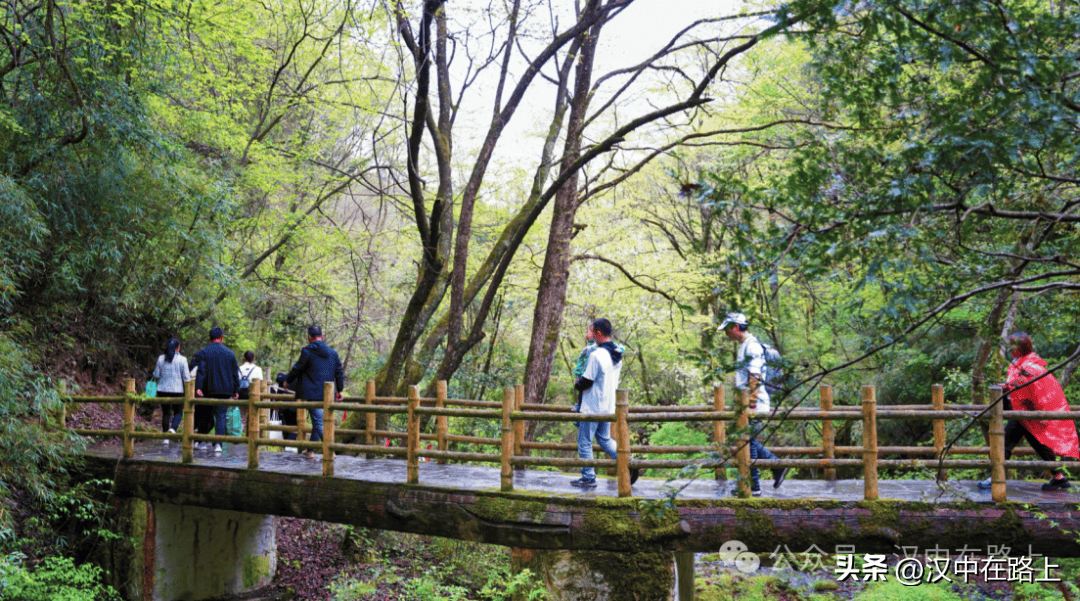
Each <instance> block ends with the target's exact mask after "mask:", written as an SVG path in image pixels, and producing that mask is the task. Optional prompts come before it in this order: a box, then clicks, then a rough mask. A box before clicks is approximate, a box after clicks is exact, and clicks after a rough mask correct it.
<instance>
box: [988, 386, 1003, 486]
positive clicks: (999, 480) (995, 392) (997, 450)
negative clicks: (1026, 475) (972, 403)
mask: <svg viewBox="0 0 1080 601" xmlns="http://www.w3.org/2000/svg"><path fill="white" fill-rule="evenodd" d="M1001 396H1002V391H1001V386H991V387H990V402H991V403H993V404H992V405H991V407H990V498H991V499H993V500H994V502H995V503H1003V502H1005V500H1006V496H1007V495H1006V489H1005V417H1004V415H1002V412H1003V411H1005V407H1004V403H1005V401H1004V399H1002V398H1001Z"/></svg>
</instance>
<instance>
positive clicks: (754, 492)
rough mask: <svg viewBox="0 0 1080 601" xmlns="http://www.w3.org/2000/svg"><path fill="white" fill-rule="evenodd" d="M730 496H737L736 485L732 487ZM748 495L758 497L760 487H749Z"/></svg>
mask: <svg viewBox="0 0 1080 601" xmlns="http://www.w3.org/2000/svg"><path fill="white" fill-rule="evenodd" d="M731 496H733V497H737V496H739V487H738V486H736V487H735V488H734V489H732V491H731ZM750 496H751V497H760V496H761V489H760V488H751V489H750Z"/></svg>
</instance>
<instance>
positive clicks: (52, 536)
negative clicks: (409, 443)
mask: <svg viewBox="0 0 1080 601" xmlns="http://www.w3.org/2000/svg"><path fill="white" fill-rule="evenodd" d="M2 6H3V8H2V13H3V14H2V16H0V38H2V40H3V44H2V45H0V152H2V154H3V160H2V161H0V228H2V230H0V349H2V350H0V390H2V391H3V395H0V417H2V418H3V419H0V457H3V462H2V463H0V599H3V598H7V597H5V593H4V586H5V584H4V583H6V582H8V581H9V580H10V579H12V578H16V577H17V576H18V575H20V574H21V575H24V576H25V575H26V574H32V573H33V571H34V569H35V568H37V569H44V568H43V567H41V566H54V565H61V564H62V565H64V566H67V567H66V568H65V569H64V570H61V571H60V573H61V574H63V575H64V578H66V579H68V580H70V581H71V582H72V583H75V584H74V585H73V586H74V587H75V588H79V587H81V589H80V590H81V591H82V593H84V594H85V596H73V597H72V598H78V599H83V598H85V599H95V598H103V599H104V598H108V597H107V593H106V592H105V591H104V589H102V588H101V587H102V586H103V585H101V584H100V583H97V581H96V580H95V578H94V576H93V573H94V568H93V567H92V564H89V563H84V562H86V560H87V558H89V557H91V556H92V555H93V548H94V547H95V545H99V544H101V543H102V540H103V539H106V538H108V536H109V528H108V527H107V517H105V514H106V513H107V512H106V511H105V509H106V507H105V506H104V505H103V504H101V501H100V498H99V497H97V496H95V491H94V490H92V489H93V488H94V485H93V484H88V483H85V482H78V481H76V479H75V478H73V477H72V474H73V473H74V469H75V467H76V465H77V462H78V452H79V450H80V449H81V448H82V447H83V445H85V444H87V441H85V440H83V439H81V438H79V437H74V436H72V435H69V434H67V433H66V432H64V430H63V429H62V428H57V427H56V423H55V419H54V417H55V415H56V414H57V412H58V411H59V410H60V408H61V407H62V405H63V403H62V402H61V400H60V396H59V393H58V385H57V381H58V380H60V379H65V380H67V381H68V382H70V386H71V387H72V389H73V390H80V391H88V392H91V393H97V392H102V391H111V392H115V391H116V390H119V389H120V388H122V386H123V380H124V379H125V378H135V379H136V380H138V382H139V387H140V389H141V388H142V386H143V383H144V382H145V381H146V379H147V377H148V375H149V368H150V367H151V366H152V364H153V362H154V361H155V359H156V358H157V356H158V354H160V353H161V352H162V348H163V346H164V344H165V342H166V341H167V340H168V339H169V338H172V337H175V338H178V339H180V340H181V341H182V346H183V348H184V352H185V353H186V354H189V355H190V353H193V352H194V351H195V350H197V349H198V348H200V347H201V346H203V344H205V342H206V333H207V332H208V330H209V329H210V328H211V327H214V326H220V327H222V328H223V329H224V331H225V333H226V338H225V343H226V345H227V346H229V347H230V348H232V349H233V350H234V351H236V353H237V355H240V354H241V353H243V352H244V351H246V350H253V351H254V352H255V353H256V357H257V359H256V363H257V364H259V365H260V366H262V368H263V370H264V372H266V373H267V374H273V373H275V372H277V371H287V370H288V368H289V367H290V366H291V365H292V362H293V361H295V360H296V357H297V354H298V352H299V349H300V347H302V346H303V345H304V344H305V343H306V337H305V332H306V328H307V326H308V325H310V324H318V325H321V326H322V328H323V330H324V332H325V333H326V341H327V343H328V344H330V345H331V346H332V347H334V348H335V349H337V351H338V353H339V354H340V356H341V360H342V362H343V364H344V369H345V374H346V391H347V392H350V393H360V394H362V391H363V389H364V383H365V382H366V381H369V380H373V381H374V382H375V383H376V386H377V389H378V391H379V394H380V395H395V394H396V395H403V394H405V391H407V389H408V387H409V386H414V385H415V386H419V387H420V388H421V390H423V391H431V390H432V389H433V388H434V386H435V382H436V381H438V380H446V381H448V383H449V390H450V395H451V396H452V397H455V398H468V399H489V400H498V399H499V398H500V396H499V395H500V394H501V390H502V389H503V388H504V387H506V386H510V385H514V384H524V386H525V397H526V401H527V402H530V403H550V404H571V395H572V387H571V376H570V373H571V370H572V369H573V364H574V361H575V360H576V357H577V354H578V352H579V351H580V349H581V348H582V346H583V345H584V343H585V341H584V329H585V326H586V324H588V323H589V322H590V321H592V320H593V319H596V318H599V317H606V318H608V319H610V320H611V322H612V323H613V324H614V330H615V336H614V337H615V339H616V340H617V341H618V342H619V343H620V344H622V345H624V346H625V348H626V351H627V352H626V358H625V363H624V366H625V367H624V368H623V370H622V387H623V388H627V389H629V390H630V391H631V392H630V402H631V404H635V403H636V404H647V405H678V404H700V403H702V402H704V399H706V398H708V396H709V394H710V390H711V389H712V387H713V386H714V385H716V384H717V383H720V382H723V381H725V380H726V378H728V377H729V376H730V375H731V372H732V368H733V362H734V352H733V351H734V347H733V346H732V345H731V343H730V341H728V340H726V339H725V338H724V337H723V336H722V335H718V334H717V332H716V328H717V326H718V325H719V323H720V322H721V321H722V319H723V317H724V315H726V314H727V313H728V312H732V311H738V312H742V313H744V314H746V315H747V316H748V317H749V319H750V323H751V330H752V331H753V332H755V333H756V334H757V335H758V336H759V337H760V338H761V339H762V340H764V341H767V342H769V343H770V344H772V345H773V346H774V347H775V348H777V349H778V350H779V351H780V353H781V354H782V356H783V362H784V367H785V373H786V380H785V382H784V386H783V388H784V391H783V393H782V395H781V396H780V398H779V399H777V400H776V401H774V402H776V403H778V404H780V405H781V406H784V407H792V406H797V405H799V404H800V403H804V402H809V403H816V396H815V395H816V387H817V386H818V385H820V384H829V385H832V386H833V387H834V389H835V391H836V392H835V396H836V399H837V403H838V404H857V403H858V398H859V388H860V387H861V386H862V385H865V384H873V385H875V386H877V387H878V399H879V400H878V402H879V403H881V404H883V405H887V404H915V403H928V402H929V394H930V387H931V385H933V384H942V385H944V386H945V391H946V397H947V399H948V400H949V401H950V402H958V401H959V402H974V403H981V402H985V401H986V400H987V396H988V394H989V392H988V388H989V386H990V385H993V384H995V383H999V382H1001V381H1003V379H1004V375H1005V369H1006V367H1007V360H1006V357H1005V354H1004V353H1003V352H1002V350H1003V341H1004V338H1005V336H1007V335H1008V334H1009V333H1011V332H1014V331H1017V330H1022V331H1024V332H1027V333H1029V334H1030V335H1031V337H1032V340H1033V341H1034V343H1035V348H1036V351H1037V352H1038V354H1039V355H1040V356H1042V357H1043V358H1044V359H1046V360H1047V362H1048V363H1049V368H1050V369H1051V370H1053V371H1054V373H1055V376H1056V377H1057V379H1058V380H1059V381H1060V382H1061V383H1062V385H1063V386H1064V388H1065V391H1066V395H1067V396H1068V398H1070V399H1072V400H1074V402H1075V400H1076V399H1078V398H1080V378H1078V377H1076V376H1075V372H1076V369H1077V367H1078V366H1080V331H1078V330H1077V328H1076V326H1075V324H1076V323H1077V322H1078V318H1080V296H1078V294H1080V260H1078V257H1080V253H1078V250H1080V230H1078V226H1077V224H1078V223H1080V199H1078V197H1077V196H1076V193H1077V189H1078V184H1080V171H1078V169H1077V167H1078V161H1080V155H1078V152H1080V146H1078V145H1077V144H1076V143H1075V138H1074V136H1075V135H1077V133H1080V131H1078V130H1080V124H1078V119H1080V60H1078V52H1080V45H1078V41H1077V40H1080V6H1078V5H1076V4H1075V3H1071V2H1060V1H1058V0H1054V1H1046V0H1014V1H1011V2H1001V1H1000V0H954V1H952V2H942V1H939V0H869V1H867V2H847V1H837V0H833V1H822V0H792V1H790V2H756V1H747V2H704V1H699V0H675V1H674V2H671V1H669V2H661V1H660V0H575V1H574V2H556V1H551V0H501V1H496V0H488V1H486V2H485V1H483V0H455V1H454V2H446V1H444V0H425V1H422V0H412V1H409V2H404V1H402V0H320V1H315V0H264V1H262V2H252V1H251V0H101V1H97V2H81V1H77V0H4V2H3V4H2ZM268 377H269V376H268ZM388 427H392V428H393V427H399V428H400V427H403V426H402V425H400V424H390V425H389V426H388ZM816 427H817V426H816V424H815V425H814V426H810V425H803V424H780V425H778V426H777V427H776V429H775V433H774V434H773V440H775V441H778V442H785V441H786V442H791V443H793V444H794V443H799V442H800V441H806V440H807V439H808V437H810V438H813V437H815V436H818V434H815V433H814V432H813V431H811V430H812V429H813V428H816ZM949 428H950V431H949V434H950V437H951V438H952V439H954V441H955V442H957V443H958V444H974V443H976V441H977V440H981V436H982V435H981V433H980V432H979V430H978V428H968V429H964V424H954V423H952V422H950V426H949ZM848 434H849V435H850V433H848ZM931 434H932V431H931V426H930V424H929V422H927V423H925V424H924V423H921V422H913V423H910V424H907V425H905V426H904V428H903V429H897V430H895V431H891V430H890V431H888V432H887V433H883V434H882V436H886V435H887V436H889V437H890V440H891V441H895V443H896V444H910V445H920V444H922V445H925V444H928V441H929V439H930V437H931ZM527 435H528V436H529V437H530V438H531V439H533V440H558V441H564V440H566V441H569V440H572V436H573V434H572V432H571V431H570V430H569V429H565V430H562V429H558V428H552V429H548V430H544V429H536V430H533V431H530V432H528V434H527ZM632 436H633V438H634V440H635V441H636V443H640V444H656V445H678V444H704V442H705V441H706V434H705V431H704V429H702V430H701V431H698V430H695V429H694V428H693V427H688V426H685V425H676V424H668V425H664V426H662V427H661V426H660V425H658V424H657V425H648V426H644V425H643V426H641V427H635V429H634V431H633V432H632ZM568 437H571V438H568ZM800 444H801V443H800ZM813 475H814V474H811V473H801V472H800V473H799V474H796V475H794V476H793V477H812V476H813ZM647 476H649V477H658V478H664V477H670V476H671V474H666V473H663V472H661V471H659V470H657V471H656V472H655V473H650V474H647ZM898 477H899V476H898ZM922 477H926V476H925V474H924V475H923V476H922ZM30 508H32V509H30ZM27 515H32V516H33V517H32V518H29V519H32V520H34V523H33V525H28V524H27V522H26V520H27V519H28V518H27V517H26V516H27ZM369 534H370V533H369ZM371 536H372V537H375V535H374V534H371ZM346 538H348V537H346ZM375 538H378V537H375ZM414 543H415V541H406V543H393V544H391V543H386V542H385V541H383V542H382V543H380V544H382V545H383V546H387V547H394V546H395V545H397V546H398V547H400V546H401V545H406V546H407V545H409V544H414ZM416 544H418V543H416ZM436 546H437V545H436ZM449 555H450V556H452V555H453V553H449ZM63 562H66V563H63ZM87 574H90V576H87ZM80 579H81V580H80ZM80 583H81V584H80ZM483 584H484V583H482V582H481V583H479V584H475V583H474V586H473V588H471V589H468V590H465V589H463V591H464V592H460V594H461V595H462V596H461V597H459V598H469V599H475V598H496V597H495V596H491V595H493V593H490V587H489V589H487V590H489V593H485V594H489V596H487V597H483V596H482V595H481V593H480V590H481V589H483ZM466 588H467V587H466ZM1063 590H1064V589H1063ZM1074 590H1075V589H1074ZM72 594H75V593H72ZM320 594H323V595H324V596H314V597H311V598H320V599H321V598H333V597H331V596H328V595H330V593H320ZM349 594H350V595H358V594H367V593H366V592H363V593H357V592H356V590H353V591H352V593H349ZM417 594H419V593H417ZM439 594H442V595H449V593H446V592H443V593H439ZM1017 594H1019V593H1017ZM1047 594H1050V593H1047ZM1054 594H1059V595H1060V594H1065V595H1068V593H1067V592H1066V593H1057V592H1054ZM1074 594H1075V593H1074ZM341 595H342V596H340V597H338V598H342V599H345V598H372V599H373V598H376V597H374V596H372V597H356V596H347V595H346V594H345V593H341ZM403 595H404V593H403ZM26 598H36V597H26ZM42 598H51V597H42ZM301 598H306V597H301ZM378 598H384V597H378ZM385 598H393V597H385ZM401 598H407V597H406V596H402V597H401ZM428 598H436V597H434V596H429V597H428ZM446 598H453V597H450V596H447V597H446ZM498 598H501V597H498ZM829 598H832V597H829ZM1017 598H1021V597H1017ZM1024 598H1026V597H1024ZM1034 598H1048V597H1034ZM1059 598H1060V597H1059ZM1065 598H1068V597H1065Z"/></svg>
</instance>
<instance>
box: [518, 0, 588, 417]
mask: <svg viewBox="0 0 1080 601" xmlns="http://www.w3.org/2000/svg"><path fill="white" fill-rule="evenodd" d="M595 7H596V4H590V5H589V6H588V7H587V8H586V10H595ZM603 25H604V21H603V20H602V19H601V20H599V21H597V23H596V24H595V25H594V26H593V27H592V29H591V30H590V31H588V32H585V33H583V34H582V38H581V56H580V57H579V59H578V64H577V69H576V73H575V75H574V92H573V96H572V98H571V100H570V118H569V122H568V123H567V130H566V142H565V145H564V150H563V157H562V161H561V163H560V165H559V171H560V174H562V175H566V174H568V172H569V171H570V170H571V169H574V167H573V165H574V163H575V162H576V161H577V159H578V158H579V157H580V156H581V134H582V132H583V131H584V127H585V116H586V114H587V112H588V109H589V97H590V96H589V89H590V88H591V87H592V68H593V60H594V58H595V56H596V45H597V42H598V40H599V39H600V30H601V28H602V27H603ZM578 206H579V202H578V174H577V170H574V171H573V172H572V173H569V177H568V178H567V179H566V180H565V182H564V183H563V185H562V187H560V188H559V190H558V191H557V192H556V193H555V204H554V206H553V210H552V213H551V229H550V231H549V232H548V243H547V252H546V254H545V255H544V267H543V269H542V271H541V272H540V284H539V287H538V290H537V295H536V306H535V307H534V309H533V328H532V337H531V340H530V344H529V357H528V360H527V361H526V363H525V380H524V383H525V402H526V403H542V402H544V400H545V396H546V395H545V392H546V390H547V383H548V380H549V379H550V374H551V367H552V364H553V363H554V361H555V350H556V346H557V345H558V343H559V328H560V327H562V314H563V309H564V308H565V306H566V286H567V281H568V278H569V276H570V238H571V236H572V235H573V232H574V215H575V214H576V213H577V209H578Z"/></svg>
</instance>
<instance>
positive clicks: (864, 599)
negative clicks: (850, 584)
mask: <svg viewBox="0 0 1080 601" xmlns="http://www.w3.org/2000/svg"><path fill="white" fill-rule="evenodd" d="M854 601H961V597H960V596H959V595H957V594H956V593H955V592H953V591H952V590H951V589H950V588H949V585H948V584H947V583H929V582H923V583H920V584H919V585H918V586H906V585H904V584H902V583H901V582H900V581H899V580H897V579H892V580H886V581H885V582H879V583H876V584H874V585H873V586H871V587H869V588H867V589H866V590H864V591H862V592H861V593H859V594H858V595H856V596H855V598H854Z"/></svg>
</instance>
